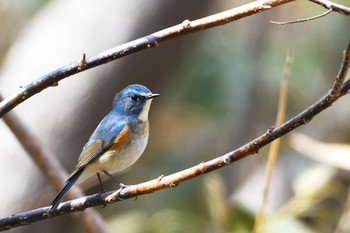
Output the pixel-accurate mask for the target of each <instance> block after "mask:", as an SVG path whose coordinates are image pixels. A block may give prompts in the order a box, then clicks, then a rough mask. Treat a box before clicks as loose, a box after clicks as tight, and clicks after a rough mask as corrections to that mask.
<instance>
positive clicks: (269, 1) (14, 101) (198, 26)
mask: <svg viewBox="0 0 350 233" xmlns="http://www.w3.org/2000/svg"><path fill="white" fill-rule="evenodd" d="M291 1H295V0H258V1H254V2H252V3H249V4H246V5H243V6H240V7H236V8H233V9H231V10H228V11H224V12H221V13H218V14H214V15H211V16H208V17H205V18H202V19H198V20H194V21H189V20H185V21H184V22H183V23H181V24H178V25H175V26H172V27H170V28H166V29H164V30H161V31H158V32H155V33H153V34H150V35H148V36H145V37H142V38H139V39H136V40H134V41H131V42H128V43H125V44H122V45H120V46H117V47H114V48H112V49H109V50H107V51H104V52H102V53H100V54H97V55H95V56H92V57H88V58H85V59H84V58H83V60H85V62H84V64H83V65H81V64H82V63H81V61H76V62H73V63H71V64H68V65H66V66H63V67H61V68H58V69H56V70H54V71H52V72H50V73H48V74H46V75H44V76H42V77H41V78H39V79H37V80H36V81H34V82H32V83H30V84H28V85H27V86H25V87H23V88H20V89H19V90H17V91H16V92H15V93H13V94H12V95H10V96H9V97H7V98H6V99H5V100H3V101H2V102H1V103H0V117H2V116H3V115H4V114H5V113H7V112H8V111H10V110H11V109H13V108H14V107H16V106H17V105H18V104H20V103H22V102H23V101H24V100H26V99H28V98H29V97H31V96H33V95H35V94H37V93H39V92H41V91H42V90H44V89H46V88H48V87H51V86H57V85H58V82H59V81H61V80H62V79H64V78H67V77H69V76H71V75H74V74H77V73H79V72H82V71H84V70H87V69H90V68H93V67H95V66H99V65H102V64H105V63H108V62H111V61H113V60H116V59H119V58H121V57H124V56H126V55H130V54H132V53H136V52H138V51H141V50H144V49H147V48H153V47H156V46H158V45H159V44H160V43H161V42H163V41H166V40H170V39H174V38H177V37H179V36H183V35H186V34H189V33H193V32H198V31H202V30H205V29H208V28H212V27H216V26H220V25H224V24H227V23H230V22H232V21H235V20H238V19H241V18H244V17H247V16H250V15H253V14H257V13H260V12H262V11H265V10H268V9H271V8H273V7H276V6H279V5H282V4H285V3H288V2H291Z"/></svg>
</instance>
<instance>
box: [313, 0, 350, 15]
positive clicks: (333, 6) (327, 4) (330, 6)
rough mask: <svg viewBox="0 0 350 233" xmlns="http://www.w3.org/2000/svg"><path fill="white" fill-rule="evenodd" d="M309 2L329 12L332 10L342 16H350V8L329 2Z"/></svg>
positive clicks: (318, 0)
mask: <svg viewBox="0 0 350 233" xmlns="http://www.w3.org/2000/svg"><path fill="white" fill-rule="evenodd" d="M309 1H311V2H314V3H316V4H319V5H321V6H323V7H324V8H326V9H328V10H330V9H332V10H333V11H335V12H338V13H340V14H343V15H346V16H350V8H349V7H346V6H343V5H340V4H337V3H334V2H331V1H328V0H309Z"/></svg>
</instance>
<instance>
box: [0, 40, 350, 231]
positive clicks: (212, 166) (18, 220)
mask: <svg viewBox="0 0 350 233" xmlns="http://www.w3.org/2000/svg"><path fill="white" fill-rule="evenodd" d="M349 61H350V41H349V44H348V47H347V49H346V51H345V53H344V57H343V61H342V65H341V67H340V70H341V71H340V72H339V73H340V74H342V75H343V76H344V77H337V81H336V82H339V81H341V80H344V79H345V76H346V74H347V70H348V67H349ZM342 71H344V72H342ZM348 87H349V86H348V85H345V86H344V85H343V86H342V89H341V93H343V92H344V93H346V92H348V90H349V89H348ZM332 89H334V88H333V87H332ZM331 92H332V91H329V92H328V93H327V94H326V95H325V96H323V97H322V98H321V99H319V100H318V101H317V102H316V103H314V104H313V105H311V106H310V107H308V108H307V109H305V110H304V111H303V112H301V113H300V114H298V115H297V116H295V117H293V118H292V119H290V120H289V121H287V122H285V123H283V124H282V125H281V126H279V127H277V128H271V129H269V130H268V131H267V132H266V133H265V134H263V135H261V136H260V137H258V138H256V139H254V140H253V141H251V142H249V143H247V144H245V145H244V146H242V147H240V148H238V149H236V150H234V151H231V152H229V153H227V154H224V155H222V156H220V157H217V158H215V159H212V160H210V161H207V162H203V163H200V164H198V165H196V166H193V167H191V168H188V169H185V170H183V171H179V172H177V173H174V174H171V175H168V176H160V177H159V178H158V179H154V180H150V181H147V182H144V183H141V184H137V185H131V186H129V187H127V188H125V189H123V190H122V191H121V192H120V193H119V192H118V191H113V192H107V193H104V194H94V195H91V196H86V197H82V198H79V199H75V200H72V201H68V202H64V203H61V204H60V205H59V206H58V208H57V209H56V210H54V211H52V212H48V211H49V209H50V207H43V208H39V209H35V210H31V211H28V212H25V213H21V214H16V215H11V216H9V217H6V218H3V219H0V230H7V229H10V228H13V227H16V226H20V225H25V224H30V223H32V222H35V221H39V220H44V219H47V218H51V217H54V216H58V215H63V214H67V213H72V212H77V211H82V210H84V209H86V208H89V207H92V206H98V205H105V204H109V203H114V202H118V201H121V200H120V198H121V199H123V200H125V199H129V198H133V197H137V196H140V195H144V194H148V193H152V192H155V191H158V190H161V189H165V188H170V187H176V186H177V185H178V184H180V183H182V182H184V181H186V180H189V179H193V178H194V177H197V176H200V175H203V174H206V173H209V172H211V171H213V170H216V169H219V168H221V167H223V166H226V165H228V164H231V163H233V162H235V161H237V160H240V159H242V158H245V157H247V156H248V155H252V154H255V153H258V151H259V149H260V148H262V147H263V146H265V145H267V144H268V143H270V142H272V141H274V140H275V139H277V138H280V137H282V136H283V135H285V134H286V133H288V132H290V131H292V130H294V129H296V128H297V127H299V126H301V125H303V124H306V123H307V122H309V121H310V120H311V119H312V118H313V117H314V116H316V115H317V114H319V113H320V112H322V111H323V110H325V109H326V108H328V107H330V106H331V105H332V103H333V102H334V101H336V100H337V99H339V98H340V97H341V96H342V95H340V96H338V97H331V96H330V93H331Z"/></svg>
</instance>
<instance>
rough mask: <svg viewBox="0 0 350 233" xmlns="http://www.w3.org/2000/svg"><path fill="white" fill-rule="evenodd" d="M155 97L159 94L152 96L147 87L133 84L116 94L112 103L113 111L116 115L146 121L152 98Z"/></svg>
mask: <svg viewBox="0 0 350 233" xmlns="http://www.w3.org/2000/svg"><path fill="white" fill-rule="evenodd" d="M157 96H159V94H152V92H151V91H150V90H149V89H148V88H147V87H145V86H142V85H139V84H133V85H130V86H127V87H126V88H124V89H123V90H121V91H120V92H119V93H117V95H116V96H115V98H114V101H113V110H115V111H117V112H118V114H121V115H125V116H135V117H138V118H139V119H140V120H144V121H146V120H147V119H148V111H149V108H150V106H151V102H152V98H154V97H157Z"/></svg>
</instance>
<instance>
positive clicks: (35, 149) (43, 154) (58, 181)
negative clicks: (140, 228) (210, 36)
mask: <svg viewBox="0 0 350 233" xmlns="http://www.w3.org/2000/svg"><path fill="white" fill-rule="evenodd" d="M1 100H2V96H1V95H0V101H1ZM2 119H3V120H4V122H5V124H6V125H7V126H8V127H9V128H10V130H11V131H12V133H13V134H14V135H15V137H16V138H17V140H18V141H19V142H20V143H21V145H22V146H23V148H24V149H25V150H26V152H27V153H28V155H30V158H31V159H32V160H33V161H34V163H35V164H36V165H37V166H38V168H39V169H40V171H41V172H42V173H43V174H44V176H45V177H46V179H47V180H48V181H50V183H51V184H52V185H53V186H54V187H55V189H56V190H57V192H58V191H59V190H60V189H61V188H62V186H63V185H64V183H65V181H66V177H67V176H68V174H67V173H66V172H65V170H64V168H63V167H62V165H61V164H60V162H59V161H58V160H57V158H56V156H54V154H53V153H52V152H51V151H50V150H49V149H48V148H46V147H45V145H44V144H42V143H40V141H39V139H38V138H37V137H36V136H35V135H34V134H32V133H31V132H30V131H29V130H28V129H27V127H26V126H25V125H24V124H23V123H22V121H21V120H20V119H19V118H18V117H17V116H16V114H15V113H14V112H9V113H8V114H6V115H5V116H4V117H3V118H2ZM67 196H68V198H70V199H73V198H78V197H81V196H83V192H82V191H81V190H80V189H79V188H77V187H72V189H71V190H70V192H68V193H67ZM74 217H75V218H76V220H77V221H78V222H79V223H80V225H81V226H82V228H84V229H85V230H86V232H91V233H92V232H108V230H107V226H106V224H105V222H104V221H103V219H102V217H101V215H100V214H99V213H98V212H97V211H95V210H93V209H90V210H89V211H86V212H85V211H84V212H83V213H81V214H79V215H74Z"/></svg>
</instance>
